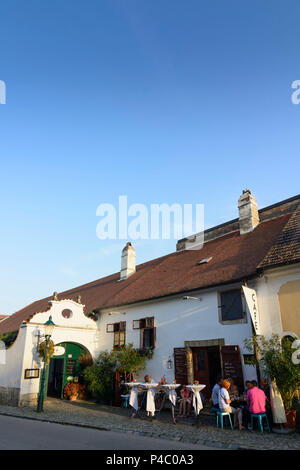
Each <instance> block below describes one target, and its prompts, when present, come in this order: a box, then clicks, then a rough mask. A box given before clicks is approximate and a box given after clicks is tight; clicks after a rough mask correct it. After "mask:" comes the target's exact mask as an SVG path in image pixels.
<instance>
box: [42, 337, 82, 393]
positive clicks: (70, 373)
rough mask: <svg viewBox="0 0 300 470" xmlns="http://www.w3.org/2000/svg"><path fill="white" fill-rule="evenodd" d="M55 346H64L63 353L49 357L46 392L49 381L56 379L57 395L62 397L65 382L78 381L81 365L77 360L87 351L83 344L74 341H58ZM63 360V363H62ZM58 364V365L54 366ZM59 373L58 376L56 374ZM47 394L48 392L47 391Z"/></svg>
mask: <svg viewBox="0 0 300 470" xmlns="http://www.w3.org/2000/svg"><path fill="white" fill-rule="evenodd" d="M56 346H61V347H62V348H64V353H63V354H61V355H59V356H58V355H54V356H53V357H52V358H51V363H50V367H48V374H47V375H48V380H47V383H48V382H49V387H48V386H47V392H49V388H50V390H51V383H52V381H53V380H58V382H59V388H61V389H60V393H59V396H60V397H61V398H63V392H64V388H65V386H66V384H67V383H68V382H69V381H70V382H72V381H75V382H76V381H80V373H81V370H82V368H81V365H80V363H79V361H78V359H79V357H80V356H81V355H82V354H86V353H87V351H86V349H85V348H84V347H83V346H80V345H79V344H75V343H67V342H65V343H60V344H57V345H56ZM62 361H63V364H62ZM57 364H59V367H55V366H56V365H57ZM57 374H59V377H58V376H57ZM47 394H48V393H47ZM49 394H51V393H49Z"/></svg>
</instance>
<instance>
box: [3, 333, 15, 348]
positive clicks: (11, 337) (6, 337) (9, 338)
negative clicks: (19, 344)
mask: <svg viewBox="0 0 300 470" xmlns="http://www.w3.org/2000/svg"><path fill="white" fill-rule="evenodd" d="M17 336H18V331H10V332H9V333H3V334H2V335H0V341H3V343H4V344H5V347H6V348H9V346H11V345H12V344H13V343H14V341H15V339H16V338H17Z"/></svg>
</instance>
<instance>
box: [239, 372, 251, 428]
mask: <svg viewBox="0 0 300 470" xmlns="http://www.w3.org/2000/svg"><path fill="white" fill-rule="evenodd" d="M245 385H246V388H245V394H244V395H246V397H247V393H248V391H249V390H251V388H252V387H253V385H252V382H251V380H246V382H245ZM242 408H243V418H244V422H245V425H246V426H247V427H248V429H250V411H249V405H248V402H247V404H243V406H242Z"/></svg>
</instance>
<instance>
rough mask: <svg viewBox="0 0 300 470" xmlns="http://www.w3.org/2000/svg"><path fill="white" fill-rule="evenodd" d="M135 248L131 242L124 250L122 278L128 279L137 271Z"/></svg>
mask: <svg viewBox="0 0 300 470" xmlns="http://www.w3.org/2000/svg"><path fill="white" fill-rule="evenodd" d="M135 264H136V262H135V249H134V248H133V246H132V245H131V243H130V242H128V243H126V246H125V247H124V248H123V250H122V258H121V275H120V280H121V281H122V280H123V279H127V278H128V277H129V276H131V274H134V273H135Z"/></svg>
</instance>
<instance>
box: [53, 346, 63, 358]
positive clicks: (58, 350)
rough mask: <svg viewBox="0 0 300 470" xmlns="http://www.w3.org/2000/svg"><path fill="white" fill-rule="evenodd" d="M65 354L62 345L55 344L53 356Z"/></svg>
mask: <svg viewBox="0 0 300 470" xmlns="http://www.w3.org/2000/svg"><path fill="white" fill-rule="evenodd" d="M63 354H65V348H64V347H62V346H55V347H54V354H53V355H54V356H62V355H63Z"/></svg>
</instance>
